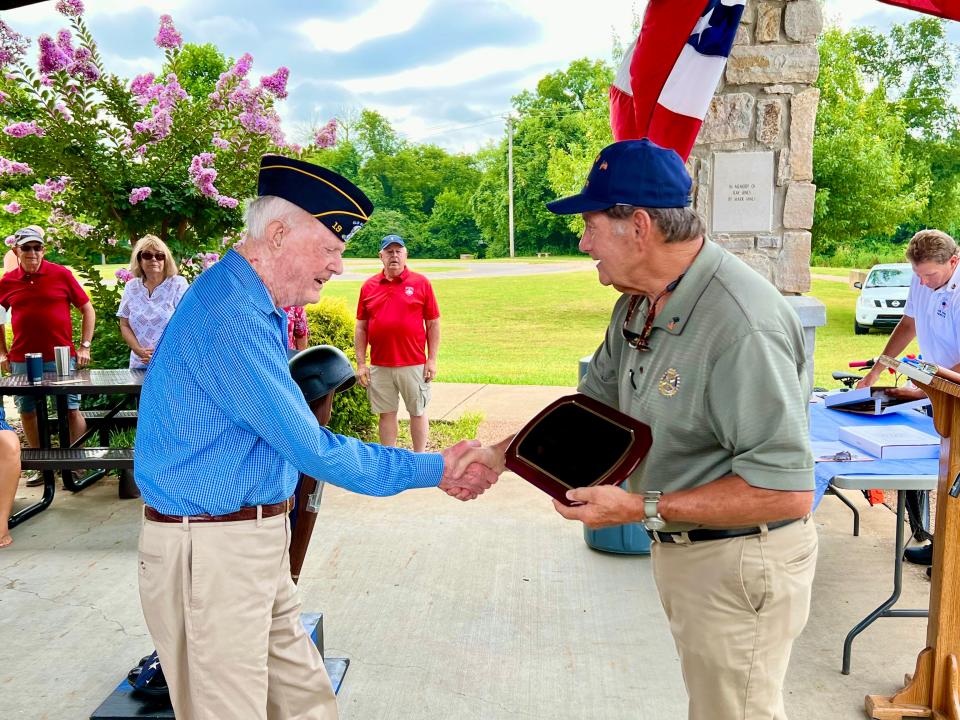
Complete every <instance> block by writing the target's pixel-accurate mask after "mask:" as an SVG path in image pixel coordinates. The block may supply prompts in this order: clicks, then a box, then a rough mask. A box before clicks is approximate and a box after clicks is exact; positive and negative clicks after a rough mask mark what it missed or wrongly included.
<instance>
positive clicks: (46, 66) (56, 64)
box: [37, 33, 73, 74]
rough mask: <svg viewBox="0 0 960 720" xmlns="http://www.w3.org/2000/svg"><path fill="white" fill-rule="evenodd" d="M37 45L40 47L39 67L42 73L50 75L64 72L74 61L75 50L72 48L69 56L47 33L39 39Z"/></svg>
mask: <svg viewBox="0 0 960 720" xmlns="http://www.w3.org/2000/svg"><path fill="white" fill-rule="evenodd" d="M37 44H38V45H39V46H40V56H39V59H38V61H37V67H38V68H39V70H40V72H41V73H44V74H50V73H53V72H58V71H60V70H63V69H65V68H66V67H67V65H69V64H70V61H71V60H73V48H70V51H69V54H67V53H66V52H64V51H63V48H61V47H60V43H58V42H54V40H53V38H52V37H50V36H49V35H47V34H46V33H44V34H43V35H41V36H40V37H39V38H38V39H37Z"/></svg>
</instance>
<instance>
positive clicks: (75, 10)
mask: <svg viewBox="0 0 960 720" xmlns="http://www.w3.org/2000/svg"><path fill="white" fill-rule="evenodd" d="M57 12H58V13H60V14H61V15H66V16H67V17H79V16H80V15H83V2H81V0H58V1H57Z"/></svg>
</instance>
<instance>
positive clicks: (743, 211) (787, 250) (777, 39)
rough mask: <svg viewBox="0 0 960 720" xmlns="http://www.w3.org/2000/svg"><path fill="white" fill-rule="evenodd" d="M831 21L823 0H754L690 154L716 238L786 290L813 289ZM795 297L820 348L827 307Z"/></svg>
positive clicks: (698, 194) (697, 203)
mask: <svg viewBox="0 0 960 720" xmlns="http://www.w3.org/2000/svg"><path fill="white" fill-rule="evenodd" d="M822 27H823V18H822V15H821V10H820V4H819V3H818V2H817V0H747V4H746V8H745V10H744V13H743V18H742V19H741V23H740V28H739V30H738V32H737V38H736V43H735V45H734V48H733V51H732V52H731V53H730V60H729V62H728V63H727V69H726V73H725V74H724V77H723V79H722V80H721V82H720V85H719V87H718V88H717V92H716V94H715V95H714V98H713V101H712V103H711V105H710V108H709V110H708V111H707V116H706V118H705V119H704V123H703V128H702V129H701V131H700V135H699V137H698V138H697V144H696V146H695V147H694V149H693V152H692V153H691V155H690V158H689V160H688V161H687V167H688V169H689V170H690V174H691V176H692V177H693V179H694V189H693V193H694V207H695V208H696V209H697V210H698V211H699V212H700V214H701V215H703V217H704V218H705V219H706V221H707V229H708V232H709V233H710V236H711V237H712V238H713V240H715V241H716V242H717V243H718V244H720V245H722V246H723V247H725V248H727V249H728V250H729V251H731V252H732V253H734V254H735V255H737V256H739V257H740V258H742V259H743V260H744V261H745V262H747V263H748V264H749V265H750V266H751V267H753V268H754V269H755V270H756V271H757V272H759V273H760V274H761V275H763V276H764V277H766V278H767V279H768V280H769V281H770V282H771V283H773V284H774V285H775V286H776V287H777V289H778V290H780V292H781V293H783V294H784V295H786V296H799V295H801V294H802V293H806V292H809V291H810V237H811V236H810V229H811V228H812V227H813V208H814V198H815V195H816V186H815V185H814V184H813V133H814V124H815V121H816V117H817V103H818V101H819V99H820V91H819V90H818V89H817V88H816V87H814V86H813V84H814V83H815V82H816V81H817V76H818V74H819V69H820V56H819V54H818V52H817V36H818V35H819V34H820V31H821V29H822ZM791 303H792V304H793V305H794V308H795V309H796V310H797V312H798V314H799V315H800V317H801V320H802V321H803V324H804V327H805V329H806V333H807V340H808V342H807V351H808V354H809V355H811V356H812V353H813V332H814V328H815V327H817V326H820V325H824V324H825V323H826V313H825V309H824V307H823V305H822V304H821V303H819V302H818V301H817V300H815V299H813V298H800V297H796V299H794V300H791ZM810 367H811V368H812V367H813V363H812V362H811V363H810Z"/></svg>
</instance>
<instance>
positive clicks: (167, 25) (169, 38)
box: [153, 15, 183, 50]
mask: <svg viewBox="0 0 960 720" xmlns="http://www.w3.org/2000/svg"><path fill="white" fill-rule="evenodd" d="M153 42H154V43H156V45H157V47H160V48H165V49H167V50H176V49H177V48H179V47H182V46H183V36H182V35H180V33H179V32H177V29H176V28H175V27H174V26H173V18H172V17H170V16H169V15H161V16H160V30H159V31H158V32H157V36H156V37H155V38H154V39H153Z"/></svg>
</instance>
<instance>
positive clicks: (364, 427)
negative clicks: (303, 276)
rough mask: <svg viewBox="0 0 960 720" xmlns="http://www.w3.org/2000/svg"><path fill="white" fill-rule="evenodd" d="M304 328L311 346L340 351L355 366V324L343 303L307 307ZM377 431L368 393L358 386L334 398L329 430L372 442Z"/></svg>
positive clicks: (326, 300)
mask: <svg viewBox="0 0 960 720" xmlns="http://www.w3.org/2000/svg"><path fill="white" fill-rule="evenodd" d="M307 324H308V325H309V326H310V344H311V345H333V346H334V347H337V348H340V349H341V350H343V351H344V352H345V353H346V354H347V357H348V358H350V362H352V363H354V364H356V360H357V358H356V353H355V352H354V350H353V328H354V326H355V322H354V319H353V314H352V313H351V312H350V310H349V309H348V308H347V303H346V302H345V301H344V300H342V299H339V298H323V299H322V300H321V301H320V302H319V303H317V304H316V305H308V306H307ZM376 428H377V416H376V415H374V414H373V411H372V410H371V409H370V403H369V401H368V400H367V392H366V390H364V389H363V388H362V387H360V385H359V383H358V384H357V385H354V386H353V387H352V388H350V389H349V390H347V391H346V392H342V393H339V394H338V395H337V397H336V399H335V400H334V402H333V416H332V417H331V419H330V429H331V430H333V431H334V432H336V433H340V434H341V435H352V436H353V437H358V438H360V439H361V440H374V439H376Z"/></svg>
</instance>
